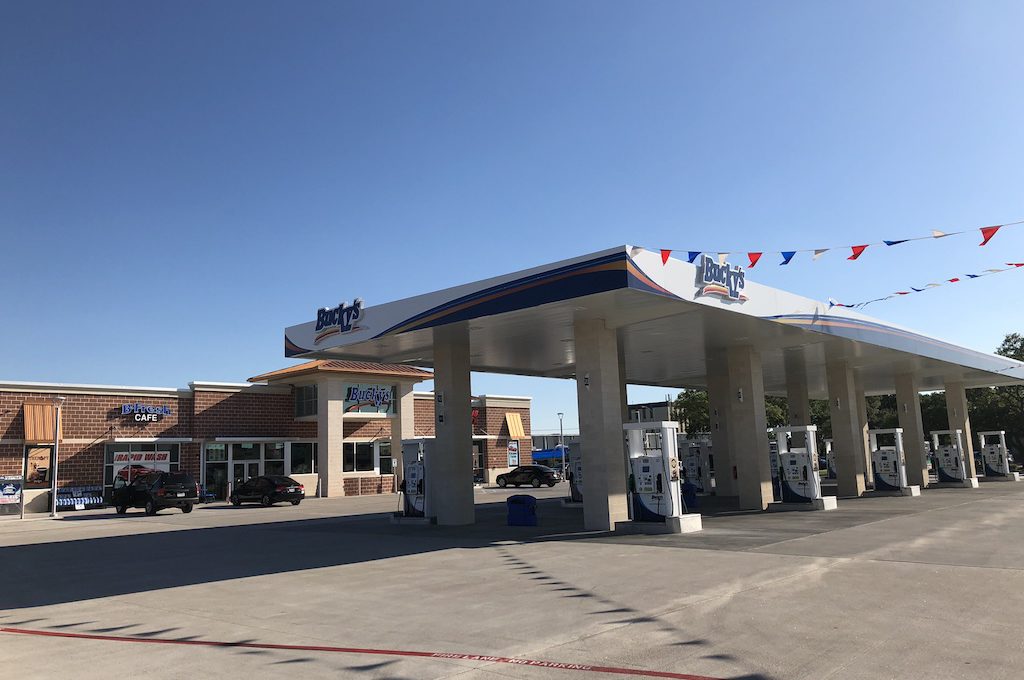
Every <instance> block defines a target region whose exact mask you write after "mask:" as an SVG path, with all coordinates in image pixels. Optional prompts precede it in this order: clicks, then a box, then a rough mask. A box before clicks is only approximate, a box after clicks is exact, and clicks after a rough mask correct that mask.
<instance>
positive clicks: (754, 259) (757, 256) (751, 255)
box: [747, 253, 762, 269]
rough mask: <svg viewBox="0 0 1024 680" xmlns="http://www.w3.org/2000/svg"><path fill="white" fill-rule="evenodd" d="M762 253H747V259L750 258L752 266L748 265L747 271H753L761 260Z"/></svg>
mask: <svg viewBox="0 0 1024 680" xmlns="http://www.w3.org/2000/svg"><path fill="white" fill-rule="evenodd" d="M761 255H762V253H747V257H749V258H750V264H749V265H747V269H753V268H754V265H756V264H757V261H758V260H760V259H761Z"/></svg>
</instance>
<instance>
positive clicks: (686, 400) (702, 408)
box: [672, 390, 711, 432]
mask: <svg viewBox="0 0 1024 680" xmlns="http://www.w3.org/2000/svg"><path fill="white" fill-rule="evenodd" d="M672 416H673V418H674V419H675V420H676V421H678V422H679V428H680V430H682V431H683V432H710V431H711V417H710V414H709V409H708V392H707V390H683V391H681V392H680V393H679V394H678V395H677V396H676V398H675V401H673V402H672Z"/></svg>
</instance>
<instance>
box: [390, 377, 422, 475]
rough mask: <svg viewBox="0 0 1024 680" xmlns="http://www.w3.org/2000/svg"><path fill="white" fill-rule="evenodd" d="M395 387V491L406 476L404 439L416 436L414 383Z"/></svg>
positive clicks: (393, 449) (393, 422)
mask: <svg viewBox="0 0 1024 680" xmlns="http://www.w3.org/2000/svg"><path fill="white" fill-rule="evenodd" d="M395 389H397V390H398V394H396V395H395V402H396V403H395V416H394V417H393V418H392V419H391V460H392V461H393V463H394V466H395V491H398V486H399V484H401V483H402V479H403V478H404V477H405V458H404V457H403V452H402V440H403V439H412V438H414V437H415V436H416V434H415V432H413V430H414V426H415V422H416V415H415V410H414V409H415V406H414V404H413V396H412V384H404V385H403V384H399V385H398V386H397V387H396V388H395Z"/></svg>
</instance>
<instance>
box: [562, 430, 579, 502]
mask: <svg viewBox="0 0 1024 680" xmlns="http://www.w3.org/2000/svg"><path fill="white" fill-rule="evenodd" d="M565 455H566V460H565V466H566V467H567V468H568V470H567V471H566V475H567V476H568V477H569V500H570V502H572V503H582V502H583V455H582V453H581V452H580V444H579V442H572V443H570V444H569V445H568V449H566V452H565Z"/></svg>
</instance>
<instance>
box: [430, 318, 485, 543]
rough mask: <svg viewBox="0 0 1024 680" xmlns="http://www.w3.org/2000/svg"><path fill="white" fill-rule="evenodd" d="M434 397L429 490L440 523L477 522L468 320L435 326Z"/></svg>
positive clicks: (432, 505)
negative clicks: (466, 321)
mask: <svg viewBox="0 0 1024 680" xmlns="http://www.w3.org/2000/svg"><path fill="white" fill-rule="evenodd" d="M434 395H435V400H434V401H435V403H434V408H435V415H434V427H435V439H434V449H433V451H432V452H431V458H430V460H429V461H427V466H428V470H429V473H428V474H429V476H428V477H427V480H426V483H427V486H428V488H429V489H430V490H429V491H427V494H428V495H429V497H430V500H431V507H432V508H433V510H434V514H435V515H436V517H437V523H438V524H441V525H458V524H473V522H474V521H476V515H475V511H476V508H475V506H474V502H473V420H472V414H471V409H470V402H471V400H472V395H471V394H470V388H469V328H468V327H467V326H466V324H455V325H452V326H441V327H439V328H435V329H434Z"/></svg>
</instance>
